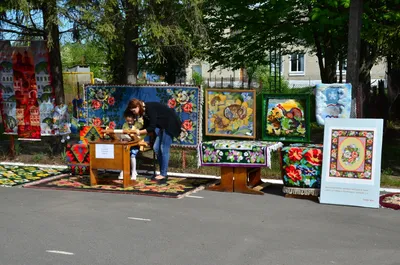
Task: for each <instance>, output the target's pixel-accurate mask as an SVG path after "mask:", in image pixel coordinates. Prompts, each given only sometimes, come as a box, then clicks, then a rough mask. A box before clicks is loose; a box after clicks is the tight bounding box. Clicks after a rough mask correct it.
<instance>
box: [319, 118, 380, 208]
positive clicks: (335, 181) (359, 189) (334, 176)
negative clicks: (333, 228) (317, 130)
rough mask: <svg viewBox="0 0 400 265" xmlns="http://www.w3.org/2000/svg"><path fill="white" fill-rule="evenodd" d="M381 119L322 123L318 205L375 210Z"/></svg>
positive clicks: (341, 120) (376, 205)
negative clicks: (360, 207) (338, 205)
mask: <svg viewBox="0 0 400 265" xmlns="http://www.w3.org/2000/svg"><path fill="white" fill-rule="evenodd" d="M382 135H383V120H382V119H326V120H325V132H324V157H323V162H322V174H321V199H320V202H321V203H329V204H342V205H354V206H364V207H372V208H377V207H379V195H380V191H379V188H380V177H381V154H382Z"/></svg>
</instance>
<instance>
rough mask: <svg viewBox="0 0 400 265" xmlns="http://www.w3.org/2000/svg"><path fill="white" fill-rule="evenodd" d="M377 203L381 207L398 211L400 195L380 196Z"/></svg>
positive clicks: (399, 208)
mask: <svg viewBox="0 0 400 265" xmlns="http://www.w3.org/2000/svg"><path fill="white" fill-rule="evenodd" d="M379 202H380V204H381V206H382V207H385V208H391V209H394V210H400V193H388V194H384V195H381V197H380V198H379Z"/></svg>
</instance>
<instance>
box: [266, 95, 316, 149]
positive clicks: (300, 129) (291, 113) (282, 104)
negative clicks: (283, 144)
mask: <svg viewBox="0 0 400 265" xmlns="http://www.w3.org/2000/svg"><path fill="white" fill-rule="evenodd" d="M262 119H263V125H264V126H263V139H264V140H279V141H296V142H308V140H309V137H310V132H309V99H308V96H307V95H304V96H302V95H268V94H265V95H264V104H263V117H262Z"/></svg>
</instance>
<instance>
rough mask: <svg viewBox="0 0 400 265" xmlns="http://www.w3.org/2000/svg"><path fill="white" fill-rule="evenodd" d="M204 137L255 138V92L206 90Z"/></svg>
mask: <svg viewBox="0 0 400 265" xmlns="http://www.w3.org/2000/svg"><path fill="white" fill-rule="evenodd" d="M205 94H206V102H205V104H206V113H207V115H206V135H210V136H225V137H226V136H228V137H236V138H252V139H254V138H255V137H256V120H255V115H256V104H255V103H256V100H255V96H256V93H255V90H237V89H236V90H234V89H207V91H206V93H205Z"/></svg>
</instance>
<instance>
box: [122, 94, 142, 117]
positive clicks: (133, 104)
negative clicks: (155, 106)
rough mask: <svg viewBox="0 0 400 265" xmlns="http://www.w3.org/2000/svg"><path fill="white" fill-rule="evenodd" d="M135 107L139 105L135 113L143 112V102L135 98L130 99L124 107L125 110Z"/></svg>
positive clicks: (140, 114)
mask: <svg viewBox="0 0 400 265" xmlns="http://www.w3.org/2000/svg"><path fill="white" fill-rule="evenodd" d="M136 107H139V113H137V114H138V115H139V116H143V114H144V107H143V102H142V101H141V100H138V99H136V98H134V99H131V100H130V101H129V103H128V107H126V110H125V111H130V112H132V111H131V109H134V108H136Z"/></svg>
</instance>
